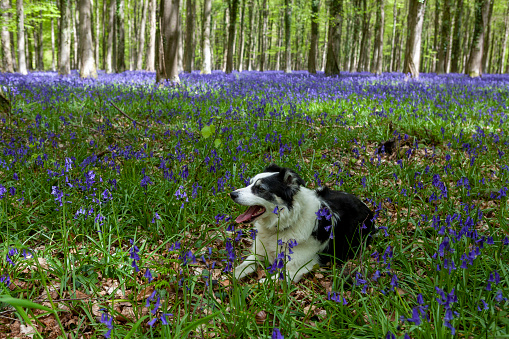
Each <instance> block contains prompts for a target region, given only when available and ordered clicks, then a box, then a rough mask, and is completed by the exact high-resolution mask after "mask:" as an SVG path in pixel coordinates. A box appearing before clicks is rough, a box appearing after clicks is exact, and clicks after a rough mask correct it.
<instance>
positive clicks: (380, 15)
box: [374, 0, 385, 75]
mask: <svg viewBox="0 0 509 339" xmlns="http://www.w3.org/2000/svg"><path fill="white" fill-rule="evenodd" d="M376 10H377V13H376V33H375V34H376V35H375V48H374V50H375V54H376V58H374V65H375V69H374V73H376V74H377V75H380V74H382V68H383V56H384V55H383V51H384V26H385V13H384V0H377V8H376Z"/></svg>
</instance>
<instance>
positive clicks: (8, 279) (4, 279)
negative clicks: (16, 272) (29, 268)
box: [0, 274, 11, 287]
mask: <svg viewBox="0 0 509 339" xmlns="http://www.w3.org/2000/svg"><path fill="white" fill-rule="evenodd" d="M0 283H2V284H4V285H5V287H9V285H10V284H11V277H9V275H8V274H3V275H1V276H0Z"/></svg>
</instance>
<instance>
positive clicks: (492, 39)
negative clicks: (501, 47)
mask: <svg viewBox="0 0 509 339" xmlns="http://www.w3.org/2000/svg"><path fill="white" fill-rule="evenodd" d="M494 33H495V30H491V37H490V51H489V56H488V57H487V58H486V59H487V61H486V67H485V70H486V73H492V70H491V68H492V67H491V66H492V65H493V63H492V61H493V54H495V47H496V43H495V41H496V39H495V36H494V35H495V34H494Z"/></svg>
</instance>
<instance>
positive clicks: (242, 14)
mask: <svg viewBox="0 0 509 339" xmlns="http://www.w3.org/2000/svg"><path fill="white" fill-rule="evenodd" d="M241 7H242V9H241V12H240V33H239V59H238V67H237V68H238V70H239V72H242V70H243V63H244V45H245V43H244V22H245V16H246V0H242V4H241Z"/></svg>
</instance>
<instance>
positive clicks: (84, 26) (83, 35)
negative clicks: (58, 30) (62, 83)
mask: <svg viewBox="0 0 509 339" xmlns="http://www.w3.org/2000/svg"><path fill="white" fill-rule="evenodd" d="M90 7H91V6H90V0H80V1H79V13H80V43H79V46H80V47H79V52H78V55H79V58H80V65H81V69H80V77H82V78H97V71H96V68H95V61H94V53H93V49H92V19H91V14H92V12H91V8H90Z"/></svg>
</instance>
